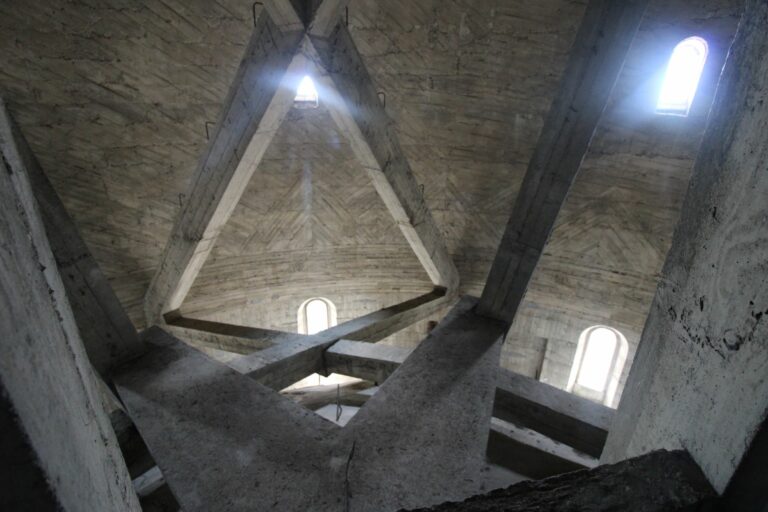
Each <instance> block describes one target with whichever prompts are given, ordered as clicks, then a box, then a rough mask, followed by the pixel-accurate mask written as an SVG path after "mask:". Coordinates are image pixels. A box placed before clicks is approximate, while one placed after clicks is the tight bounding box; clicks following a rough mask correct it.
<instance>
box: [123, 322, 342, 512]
mask: <svg viewBox="0 0 768 512" xmlns="http://www.w3.org/2000/svg"><path fill="white" fill-rule="evenodd" d="M145 339H146V341H147V342H148V343H149V344H150V345H152V347H153V348H152V350H151V351H150V352H149V353H147V354H146V355H145V356H143V357H141V358H139V359H137V360H135V361H133V362H132V363H131V364H129V365H127V366H125V367H124V368H123V369H122V371H120V372H119V373H118V374H116V377H115V380H116V383H117V390H118V393H119V394H120V397H121V398H122V399H123V401H124V403H125V405H126V408H127V409H128V411H129V412H130V415H131V417H132V419H133V420H134V422H135V423H136V425H137V426H138V428H139V430H140V432H141V434H142V436H143V437H144V439H145V440H146V442H147V445H148V446H149V449H150V451H151V452H152V455H153V456H154V458H155V460H156V461H157V463H158V466H159V467H160V469H161V470H162V472H163V475H164V476H165V479H166V481H167V482H168V484H169V486H170V487H171V489H172V491H173V493H174V495H175V496H176V499H177V500H178V502H179V504H180V505H181V506H182V508H183V509H184V510H185V511H186V512H194V511H207V512H210V511H211V510H216V511H220V512H226V511H240V510H297V511H298V510H343V509H342V508H339V507H340V505H339V503H340V501H341V500H342V498H343V496H344V492H343V491H344V489H343V477H341V476H339V475H340V473H339V471H343V469H344V468H343V464H341V463H340V462H339V459H338V457H334V448H335V444H334V442H335V440H336V436H335V434H336V431H337V430H338V427H337V426H336V425H334V424H332V423H330V422H328V421H326V420H324V419H322V418H321V417H319V416H317V415H316V414H314V413H312V412H311V411H308V410H307V409H304V408H303V407H301V406H299V405H298V404H296V403H294V402H293V401H291V400H290V399H288V398H285V397H282V396H280V395H279V394H278V393H276V392H275V391H273V390H271V389H269V388H267V387H265V386H263V385H261V384H259V383H257V382H255V381H254V380H253V379H249V378H246V377H244V376H243V375H240V374H238V373H237V372H235V371H233V370H231V369H230V368H228V367H226V366H224V365H222V364H219V363H216V362H215V361H213V360H211V359H209V358H208V357H206V356H205V355H203V354H202V353H200V352H198V351H196V350H195V349H193V348H191V347H188V346H187V345H185V344H184V343H182V342H180V341H178V340H176V339H174V338H173V337H172V336H170V335H169V334H167V333H165V332H164V331H162V330H161V329H159V328H152V329H150V330H149V331H147V332H146V337H145ZM339 464H341V466H340V465H339Z"/></svg>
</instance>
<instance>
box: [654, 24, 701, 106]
mask: <svg viewBox="0 0 768 512" xmlns="http://www.w3.org/2000/svg"><path fill="white" fill-rule="evenodd" d="M706 61H707V42H706V41H705V40H704V39H702V38H700V37H689V38H688V39H685V40H683V41H682V42H681V43H680V44H678V45H677V46H675V49H674V50H673V51H672V57H670V59H669V64H668V65H667V74H666V75H665V76H664V83H663V85H662V86H661V94H659V101H658V103H657V104H656V112H658V113H659V114H672V115H678V116H687V115H688V111H689V110H690V109H691V104H692V103H693V97H694V96H695V95H696V89H697V88H698V86H699V79H700V78H701V72H702V71H703V70H704V63H705V62H706Z"/></svg>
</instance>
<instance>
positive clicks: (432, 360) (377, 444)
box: [342, 297, 505, 510]
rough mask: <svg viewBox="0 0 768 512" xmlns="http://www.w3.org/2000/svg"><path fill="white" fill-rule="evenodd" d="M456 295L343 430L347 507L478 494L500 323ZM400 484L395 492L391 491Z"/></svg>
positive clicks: (398, 505) (395, 506)
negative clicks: (348, 453) (349, 448)
mask: <svg viewBox="0 0 768 512" xmlns="http://www.w3.org/2000/svg"><path fill="white" fill-rule="evenodd" d="M475 303H476V299H473V298H471V297H464V298H462V299H461V300H460V301H459V303H458V304H457V305H456V306H454V308H453V309H452V310H451V312H450V313H449V314H448V315H447V316H446V317H445V318H444V319H443V320H442V321H441V322H440V324H439V325H438V326H437V327H436V328H435V329H434V330H433V331H432V332H431V333H430V334H429V335H428V336H427V338H426V339H425V340H424V341H422V342H421V343H420V344H419V346H418V347H416V349H415V350H414V351H413V353H412V354H411V355H410V356H409V357H408V359H406V361H405V362H404V363H403V364H402V365H401V366H400V368H398V369H397V371H396V372H395V373H394V374H393V375H392V376H391V377H390V378H389V379H387V381H386V382H385V383H384V384H383V385H382V386H381V388H380V389H379V391H378V392H377V393H376V394H374V395H373V397H371V399H370V400H368V402H367V403H366V404H365V406H364V407H363V408H362V409H360V411H359V412H358V413H357V414H356V415H355V416H354V417H353V418H352V419H351V420H350V421H349V423H347V425H346V427H345V428H344V430H343V431H342V435H344V436H346V438H347V439H349V440H350V441H351V442H353V443H355V444H354V457H350V463H349V486H350V489H352V490H353V491H352V492H351V493H350V496H349V501H348V510H400V509H404V508H410V507H413V506H415V505H416V504H419V503H422V504H424V505H426V504H437V503H440V502H442V501H445V500H449V499H455V497H458V496H470V495H472V494H475V493H477V492H479V490H480V489H481V488H482V485H483V483H484V481H483V477H482V469H483V468H485V465H486V463H485V449H486V444H487V441H488V425H489V424H490V420H491V410H492V407H493V389H494V386H495V380H496V379H495V371H496V368H497V367H498V364H499V354H500V351H501V341H502V338H503V335H504V329H505V324H504V323H502V322H498V321H494V320H489V319H487V318H484V317H480V316H478V315H476V314H475V313H474V311H473V309H474V306H475ZM393 489H398V492H392V490H393Z"/></svg>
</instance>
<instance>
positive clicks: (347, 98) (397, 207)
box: [309, 22, 459, 293]
mask: <svg viewBox="0 0 768 512" xmlns="http://www.w3.org/2000/svg"><path fill="white" fill-rule="evenodd" d="M309 39H310V41H311V46H310V48H309V50H312V49H314V51H315V52H316V54H315V55H313V56H312V57H313V60H314V63H315V65H316V66H317V75H318V76H317V78H318V79H319V82H320V85H321V93H322V94H323V96H324V97H325V100H324V103H325V105H326V106H327V107H328V109H329V111H330V113H331V117H333V120H334V121H335V122H336V124H337V125H338V127H339V129H340V130H341V132H342V133H343V134H344V135H345V136H346V138H347V139H348V140H349V141H350V144H351V147H352V150H353V151H354V153H355V156H357V158H358V160H360V162H361V163H362V164H363V167H364V168H365V170H366V172H367V173H368V176H369V177H370V178H371V181H372V183H373V185H374V187H375V188H376V191H377V192H378V193H379V196H380V197H381V199H382V201H383V202H384V204H385V205H386V207H387V209H388V210H389V212H390V214H391V215H392V217H393V218H394V219H395V222H397V225H398V227H399V228H400V230H401V231H402V233H403V235H404V236H405V238H406V240H407V241H408V243H409V244H410V246H411V248H412V249H413V251H414V253H415V254H416V257H417V258H418V259H419V261H420V262H421V264H422V265H423V266H424V269H425V270H426V271H427V274H429V277H430V279H431V280H432V282H433V283H434V284H435V285H437V286H442V287H444V288H446V289H447V290H448V291H449V293H452V292H455V290H456V289H457V288H458V286H459V273H458V271H457V270H456V266H455V265H454V263H453V260H452V259H451V256H450V255H449V253H448V249H447V248H446V245H445V241H444V239H443V236H442V233H441V232H440V230H439V229H438V227H437V224H436V223H435V220H434V218H433V217H432V212H431V211H430V210H429V208H428V206H427V204H426V202H425V200H424V195H423V192H422V190H421V187H420V186H419V184H418V182H417V181H416V178H415V176H414V174H413V171H412V170H411V167H410V164H409V163H408V159H407V158H406V156H405V153H404V152H403V149H402V147H401V146H400V142H399V139H398V136H397V133H396V131H395V126H394V124H393V122H392V120H391V119H390V118H389V116H388V115H387V113H386V111H385V110H384V108H383V107H382V105H381V101H380V100H379V97H378V95H377V90H376V88H375V87H374V84H373V80H372V79H371V77H370V75H369V74H368V70H367V69H366V67H365V63H364V62H363V59H362V57H361V56H360V54H359V52H358V51H357V48H356V46H355V43H354V41H353V40H352V36H351V34H350V33H349V31H348V30H347V28H346V26H345V25H344V24H343V23H341V22H337V23H336V25H335V26H334V27H333V29H332V30H330V31H329V32H328V35H327V36H324V37H321V36H318V35H315V34H312V33H310V35H309Z"/></svg>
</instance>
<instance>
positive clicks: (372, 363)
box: [325, 340, 614, 457]
mask: <svg viewBox="0 0 768 512" xmlns="http://www.w3.org/2000/svg"><path fill="white" fill-rule="evenodd" d="M407 355H408V354H407V352H406V351H404V350H403V349H398V348H395V347H384V346H377V345H366V344H362V343H356V342H354V341H349V340H343V341H340V342H339V343H336V344H335V345H334V346H333V347H331V348H330V349H328V350H327V351H326V352H325V364H326V369H327V370H328V372H336V373H341V374H344V375H349V376H351V377H357V378H360V379H366V380H374V381H375V382H383V380H384V379H386V378H387V377H388V376H389V375H391V374H392V373H393V372H394V371H395V369H396V368H397V367H398V366H399V365H400V364H401V363H402V362H403V361H404V360H405V358H406V357H407ZM495 396H496V398H495V401H494V406H493V415H494V416H495V417H496V418H499V419H502V420H504V421H508V422H510V423H514V424H516V425H520V426H522V427H526V428H529V429H531V430H535V431H537V432H540V433H542V434H544V435H546V436H547V437H549V438H551V439H553V440H555V441H559V442H561V443H564V444H566V445H568V446H571V447H573V448H575V449H577V450H579V451H582V452H584V453H586V454H588V455H590V456H592V457H599V456H600V453H601V452H602V449H603V445H604V444H605V440H606V437H607V436H608V428H609V427H610V424H611V421H612V419H613V414H614V411H613V409H610V408H609V407H605V406H604V405H601V404H598V403H595V402H592V401H590V400H587V399H585V398H581V397H579V396H576V395H574V394H572V393H568V392H566V391H563V390H561V389H558V388H555V387H553V386H550V385H548V384H545V383H543V382H540V381H538V380H535V379H531V378H529V377H524V376H522V375H518V374H516V373H513V372H510V371H509V370H505V369H499V375H498V380H497V384H496V395H495Z"/></svg>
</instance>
